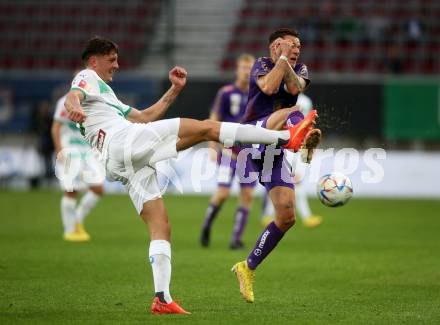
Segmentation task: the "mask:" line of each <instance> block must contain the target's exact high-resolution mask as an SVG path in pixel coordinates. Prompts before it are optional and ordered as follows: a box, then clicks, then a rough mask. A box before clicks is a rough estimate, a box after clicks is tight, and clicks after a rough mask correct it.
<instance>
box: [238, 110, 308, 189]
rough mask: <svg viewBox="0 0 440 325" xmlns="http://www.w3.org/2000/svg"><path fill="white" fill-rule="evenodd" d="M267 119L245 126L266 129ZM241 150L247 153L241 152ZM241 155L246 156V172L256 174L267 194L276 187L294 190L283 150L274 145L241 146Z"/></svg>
mask: <svg viewBox="0 0 440 325" xmlns="http://www.w3.org/2000/svg"><path fill="white" fill-rule="evenodd" d="M300 114H301V113H300ZM301 116H302V114H301ZM268 118H269V116H266V117H265V118H263V119H259V120H256V121H252V122H247V123H246V124H252V125H256V126H259V127H263V128H266V123H267V120H268ZM302 118H304V117H302ZM243 150H247V151H246V152H243ZM241 155H242V156H244V155H247V160H246V170H247V172H248V173H249V172H251V171H255V172H257V173H258V180H259V182H260V184H261V185H263V186H264V187H265V188H266V191H267V192H269V191H270V190H271V189H272V188H274V187H276V186H284V187H288V188H294V184H293V173H292V169H291V166H290V165H289V163H288V162H287V160H286V159H285V155H284V149H282V148H280V147H276V146H275V145H272V146H267V145H263V144H261V145H243V146H242V150H241Z"/></svg>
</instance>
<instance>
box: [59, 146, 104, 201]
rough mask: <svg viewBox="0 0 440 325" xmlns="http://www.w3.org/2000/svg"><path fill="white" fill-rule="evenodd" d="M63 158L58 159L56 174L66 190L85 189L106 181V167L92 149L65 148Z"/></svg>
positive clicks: (62, 187)
mask: <svg viewBox="0 0 440 325" xmlns="http://www.w3.org/2000/svg"><path fill="white" fill-rule="evenodd" d="M63 157H68V158H65V159H63V160H57V162H56V166H55V168H56V169H55V172H56V176H57V177H58V180H59V182H60V186H61V189H62V190H63V191H65V192H73V191H85V190H87V189H88V188H89V187H90V186H99V185H102V184H103V183H104V179H105V169H104V165H103V164H102V163H101V161H100V160H99V156H98V155H96V154H95V152H93V151H92V150H91V149H90V150H84V149H82V148H81V149H77V148H75V147H70V148H69V147H67V148H64V149H63Z"/></svg>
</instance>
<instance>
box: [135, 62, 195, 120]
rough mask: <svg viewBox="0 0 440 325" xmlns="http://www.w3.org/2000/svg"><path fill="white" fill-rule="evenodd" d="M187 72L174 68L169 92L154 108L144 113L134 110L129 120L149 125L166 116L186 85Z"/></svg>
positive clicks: (170, 76)
mask: <svg viewBox="0 0 440 325" xmlns="http://www.w3.org/2000/svg"><path fill="white" fill-rule="evenodd" d="M186 76H187V72H186V70H185V69H184V68H181V67H174V68H173V69H171V71H170V72H169V74H168V77H169V79H170V81H171V87H170V89H168V91H167V92H166V93H165V94H164V95H163V96H162V98H161V99H159V100H158V101H157V102H156V103H155V104H153V105H152V106H150V107H148V108H146V109H144V110H143V111H140V110H137V109H132V110H131V111H130V113H129V114H128V116H127V118H128V120H129V121H131V122H135V123H148V122H153V121H157V120H158V119H160V118H161V117H162V116H164V115H165V113H166V112H167V110H168V108H169V107H170V106H171V104H172V103H173V102H174V101H175V100H176V98H177V96H178V95H179V94H180V92H181V91H182V89H183V88H184V87H185V84H186Z"/></svg>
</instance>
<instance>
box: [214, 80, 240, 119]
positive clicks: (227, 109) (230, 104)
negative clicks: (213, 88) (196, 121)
mask: <svg viewBox="0 0 440 325" xmlns="http://www.w3.org/2000/svg"><path fill="white" fill-rule="evenodd" d="M247 99H248V93H247V92H244V91H242V90H240V89H239V88H238V87H237V86H235V85H234V84H228V85H226V86H223V87H222V88H220V90H219V91H218V93H217V96H216V97H215V101H214V104H213V106H212V112H215V113H217V116H218V118H219V120H220V121H222V122H240V121H241V120H242V118H243V114H244V112H245V111H246V103H247Z"/></svg>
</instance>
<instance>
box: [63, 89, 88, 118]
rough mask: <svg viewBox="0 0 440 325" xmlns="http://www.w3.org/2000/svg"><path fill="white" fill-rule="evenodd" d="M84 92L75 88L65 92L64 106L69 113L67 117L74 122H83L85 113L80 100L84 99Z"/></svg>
mask: <svg viewBox="0 0 440 325" xmlns="http://www.w3.org/2000/svg"><path fill="white" fill-rule="evenodd" d="M84 96H85V95H84V94H83V93H82V92H81V91H79V90H77V89H71V90H70V91H69V93H68V94H67V97H66V101H65V102H64V107H65V108H66V110H67V112H68V113H69V118H70V119H71V120H72V121H74V122H84V120H85V118H86V114H85V113H84V111H83V109H82V107H81V101H82V100H83V99H84Z"/></svg>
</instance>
